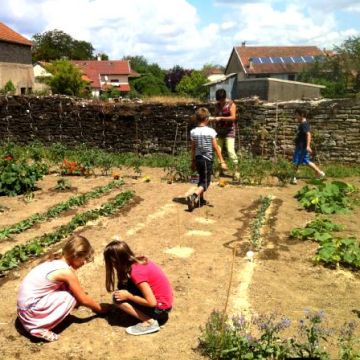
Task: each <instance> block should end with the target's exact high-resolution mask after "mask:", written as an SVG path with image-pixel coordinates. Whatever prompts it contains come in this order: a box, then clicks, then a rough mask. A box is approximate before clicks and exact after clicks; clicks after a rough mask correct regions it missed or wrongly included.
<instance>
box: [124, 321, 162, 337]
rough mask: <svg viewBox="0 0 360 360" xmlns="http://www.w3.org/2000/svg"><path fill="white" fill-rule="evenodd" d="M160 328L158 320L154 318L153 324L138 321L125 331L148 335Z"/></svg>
mask: <svg viewBox="0 0 360 360" xmlns="http://www.w3.org/2000/svg"><path fill="white" fill-rule="evenodd" d="M159 330H160V326H159V323H158V322H157V320H153V322H152V323H151V324H147V323H138V324H136V325H134V326H129V327H128V328H126V329H125V331H126V332H127V333H128V334H130V335H146V334H151V333H154V332H157V331H159Z"/></svg>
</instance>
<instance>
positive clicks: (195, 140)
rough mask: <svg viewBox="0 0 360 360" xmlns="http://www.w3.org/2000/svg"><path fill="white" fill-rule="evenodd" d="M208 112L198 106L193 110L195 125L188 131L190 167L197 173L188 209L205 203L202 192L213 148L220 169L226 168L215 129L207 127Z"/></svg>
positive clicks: (210, 163) (206, 183) (210, 168)
mask: <svg viewBox="0 0 360 360" xmlns="http://www.w3.org/2000/svg"><path fill="white" fill-rule="evenodd" d="M209 116H210V113H209V111H208V110H207V109H206V108H199V109H198V110H196V112H195V119H196V123H197V127H196V128H195V129H192V130H191V132H190V138H191V159H192V164H191V168H192V170H193V171H195V170H196V171H197V172H198V173H199V182H198V186H197V189H196V190H195V191H194V193H193V194H192V195H190V196H188V197H187V204H188V209H189V211H192V210H193V209H194V208H195V207H196V206H201V205H205V204H206V201H205V199H204V192H205V191H206V190H207V189H208V187H209V186H210V182H211V174H212V168H213V160H214V150H215V152H216V155H217V156H218V158H219V160H220V165H221V169H222V170H227V166H226V163H225V161H224V159H223V157H222V155H221V151H220V148H219V146H218V144H217V142H216V135H217V134H216V131H215V130H214V129H213V128H211V127H209V126H208V124H209Z"/></svg>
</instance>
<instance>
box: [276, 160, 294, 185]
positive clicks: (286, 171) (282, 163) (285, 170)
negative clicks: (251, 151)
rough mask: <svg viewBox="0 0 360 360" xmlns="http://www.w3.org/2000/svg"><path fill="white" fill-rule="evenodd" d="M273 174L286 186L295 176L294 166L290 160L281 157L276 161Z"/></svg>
mask: <svg viewBox="0 0 360 360" xmlns="http://www.w3.org/2000/svg"><path fill="white" fill-rule="evenodd" d="M271 175H272V176H275V177H276V178H277V179H278V180H279V183H280V185H281V186H284V185H286V184H289V183H290V181H291V180H292V179H293V177H294V176H295V170H294V166H293V165H292V164H291V163H290V162H289V161H288V160H286V159H281V158H280V159H278V160H277V161H276V162H275V163H274V170H273V171H272V173H271Z"/></svg>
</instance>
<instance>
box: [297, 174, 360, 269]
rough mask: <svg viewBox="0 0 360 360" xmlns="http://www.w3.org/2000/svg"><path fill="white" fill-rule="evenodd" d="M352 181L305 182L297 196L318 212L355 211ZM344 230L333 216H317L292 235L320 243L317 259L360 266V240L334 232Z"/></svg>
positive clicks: (310, 208)
mask: <svg viewBox="0 0 360 360" xmlns="http://www.w3.org/2000/svg"><path fill="white" fill-rule="evenodd" d="M356 191H357V190H356V188H355V187H354V186H353V185H351V184H346V183H344V182H341V181H332V182H325V181H323V180H317V181H314V182H313V183H312V185H305V186H304V187H303V188H302V189H301V190H299V191H298V192H297V194H296V195H295V197H296V198H297V199H298V200H299V202H300V203H301V205H302V206H303V207H304V208H305V209H307V210H309V211H314V212H316V213H317V214H339V213H340V214H341V213H347V212H349V211H351V209H352V208H353V206H354V204H355V203H356V199H354V197H351V196H352V195H354V194H355V193H356ZM341 230H344V227H343V226H342V225H339V224H336V223H333V222H332V221H331V220H330V219H327V218H321V217H317V218H316V219H315V220H313V221H311V222H310V223H308V224H306V226H305V227H304V228H294V229H292V230H291V232H290V236H291V237H293V238H297V239H301V240H312V241H316V242H317V243H318V244H319V247H318V249H317V251H316V256H315V260H316V261H317V262H320V263H324V264H326V265H330V266H336V267H338V266H339V265H342V266H345V267H349V268H351V269H360V244H359V241H358V240H357V239H356V238H355V237H353V236H346V237H340V236H334V235H333V233H334V232H339V231H341Z"/></svg>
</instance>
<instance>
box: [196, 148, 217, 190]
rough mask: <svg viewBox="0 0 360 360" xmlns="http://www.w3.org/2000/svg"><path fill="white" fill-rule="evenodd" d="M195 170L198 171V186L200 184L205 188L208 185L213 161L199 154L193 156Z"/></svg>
mask: <svg viewBox="0 0 360 360" xmlns="http://www.w3.org/2000/svg"><path fill="white" fill-rule="evenodd" d="M195 161H196V170H197V172H198V173H199V182H198V186H202V187H203V188H204V190H206V189H207V188H208V187H209V186H210V182H211V174H212V168H213V162H212V161H211V160H208V159H206V158H204V157H203V156H201V155H197V156H196V157H195Z"/></svg>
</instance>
